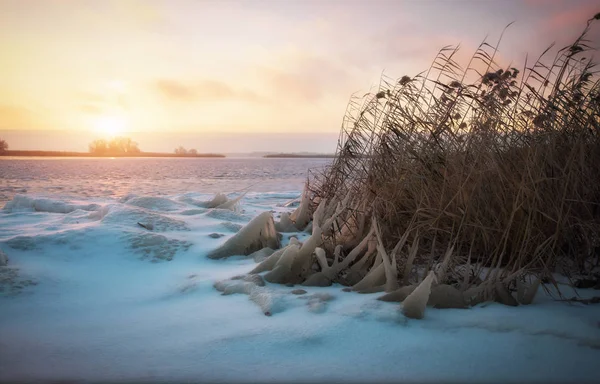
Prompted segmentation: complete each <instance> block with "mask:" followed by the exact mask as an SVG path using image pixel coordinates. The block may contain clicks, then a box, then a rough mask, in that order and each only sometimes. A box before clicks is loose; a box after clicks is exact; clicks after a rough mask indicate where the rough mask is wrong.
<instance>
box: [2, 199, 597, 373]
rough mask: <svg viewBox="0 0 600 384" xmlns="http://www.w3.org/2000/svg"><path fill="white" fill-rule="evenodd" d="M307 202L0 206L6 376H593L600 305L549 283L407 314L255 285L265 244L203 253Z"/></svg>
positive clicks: (315, 290)
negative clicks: (515, 294)
mask: <svg viewBox="0 0 600 384" xmlns="http://www.w3.org/2000/svg"><path fill="white" fill-rule="evenodd" d="M300 195H301V193H300V191H298V192H296V193H295V194H290V193H249V194H248V195H246V196H245V197H244V198H243V199H242V200H241V201H240V202H239V203H238V204H239V207H238V208H237V209H236V211H232V210H229V209H217V208H213V209H210V208H207V207H201V204H200V203H199V202H207V201H211V199H213V198H214V197H215V194H214V193H204V194H202V193H193V192H187V193H185V194H184V195H171V196H168V195H163V196H127V198H123V199H121V200H118V199H114V198H84V199H83V201H82V200H70V199H67V198H65V199H64V200H61V199H51V198H48V197H40V196H36V195H16V196H14V198H13V199H12V200H10V201H9V202H8V203H7V204H6V206H5V207H4V209H3V210H1V211H0V250H2V252H3V254H5V255H6V256H7V258H8V260H9V261H8V264H7V265H3V266H0V382H15V381H20V382H32V381H38V380H44V381H65V382H66V381H73V380H74V381H80V380H87V381H94V382H115V381H119V382H123V381H144V382H166V381H168V382H182V381H192V382H315V381H318V382H383V381H388V382H432V381H438V382H463V383H471V382H477V383H485V382H566V381H568V382H592V381H597V380H598V377H600V369H599V367H598V361H600V306H599V305H583V304H581V303H567V302H558V301H554V300H552V299H550V298H549V296H548V295H547V294H546V293H545V292H544V290H543V288H544V287H543V286H541V287H540V288H539V291H538V294H537V295H536V296H535V298H534V299H533V302H532V305H527V306H519V307H510V306H506V305H502V304H500V303H484V304H479V305H476V306H475V307H472V308H469V309H438V308H435V307H431V306H428V307H427V308H426V309H425V316H424V318H423V319H422V320H413V319H408V318H406V317H405V316H404V315H403V314H402V311H401V307H402V304H400V303H398V302H393V301H392V302H386V301H380V300H377V298H378V297H381V296H382V294H381V293H372V294H359V293H356V292H344V291H342V288H343V287H342V286H340V285H338V284H333V285H331V286H329V287H313V286H303V287H301V288H302V290H300V289H299V288H300V287H299V286H295V287H288V286H286V285H277V284H271V283H268V282H266V283H264V281H263V280H262V279H261V278H260V276H264V274H265V273H266V272H261V273H260V274H258V275H254V276H255V277H249V276H252V275H248V272H250V271H251V270H252V269H253V268H255V267H256V265H257V264H256V261H255V260H254V258H256V259H257V261H260V260H264V259H265V258H266V257H268V254H270V253H271V252H272V251H271V250H265V251H262V252H260V253H255V254H254V255H253V257H242V255H237V256H232V257H229V258H227V259H224V260H211V259H209V258H208V257H207V255H208V254H209V252H212V251H214V250H215V249H217V248H218V247H219V246H220V245H222V244H224V243H225V242H226V241H227V240H229V239H231V238H232V237H233V236H235V233H236V232H237V231H239V230H240V227H239V226H240V225H244V224H247V223H248V222H249V221H250V220H251V219H252V218H254V217H257V216H258V215H259V214H260V213H261V212H269V211H271V210H272V211H274V212H275V213H274V216H275V217H277V216H278V215H280V214H281V213H283V212H287V213H288V214H289V213H291V211H292V210H293V209H294V208H293V207H290V206H289V204H287V203H288V202H289V201H291V200H294V199H298V198H299V197H300ZM286 204H287V205H288V206H286ZM284 217H285V216H284ZM138 222H141V223H152V225H153V227H152V228H153V229H152V230H148V229H145V228H143V227H141V226H140V225H138V224H137V223H138ZM288 230H289V228H288ZM211 233H220V234H224V236H223V237H221V238H216V239H213V238H211V237H209V234H211ZM292 235H293V236H295V237H297V238H298V239H299V240H300V241H301V242H302V241H305V239H306V238H307V234H303V233H301V232H297V233H292V234H286V235H285V236H284V237H283V238H282V246H286V245H287V244H288V243H289V241H290V236H292ZM294 241H295V240H294ZM218 282H225V283H218ZM261 282H262V283H261ZM215 284H216V285H217V286H219V287H221V288H222V289H223V292H222V293H223V294H221V292H219V291H218V290H217V289H215V287H214V285H215ZM219 284H221V285H219ZM261 284H263V285H261ZM228 287H231V288H228ZM546 288H548V287H546ZM226 289H227V292H225V290H226ZM549 289H553V288H552V287H549ZM564 290H565V295H566V296H567V297H572V296H576V295H580V296H581V297H583V298H586V297H592V296H598V295H599V294H598V291H597V290H593V289H586V290H583V289H582V290H578V291H577V292H575V291H573V290H572V289H568V288H566V287H564ZM410 294H411V292H404V291H403V292H402V295H401V296H404V297H403V299H404V298H405V297H406V296H409V295H410ZM412 294H414V292H412ZM446 294H447V295H450V294H452V292H448V293H446ZM391 295H397V294H395V293H391V294H387V295H386V296H391ZM432 295H433V292H432ZM392 299H394V300H398V297H395V298H394V297H392ZM459 304H460V303H459ZM267 312H268V314H269V315H271V316H265V314H267Z"/></svg>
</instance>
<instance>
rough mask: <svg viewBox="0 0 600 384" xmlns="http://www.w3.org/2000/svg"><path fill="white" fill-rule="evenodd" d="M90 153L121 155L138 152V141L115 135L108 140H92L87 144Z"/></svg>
mask: <svg viewBox="0 0 600 384" xmlns="http://www.w3.org/2000/svg"><path fill="white" fill-rule="evenodd" d="M89 151H90V153H93V154H95V155H109V156H123V155H133V154H137V153H140V152H141V151H140V148H139V147H138V143H136V142H135V141H133V140H131V139H130V138H129V137H115V138H113V139H112V140H110V141H108V142H107V141H106V140H103V139H98V140H94V141H93V142H92V143H91V144H90V145H89Z"/></svg>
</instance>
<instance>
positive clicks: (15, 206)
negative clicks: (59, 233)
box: [3, 195, 100, 213]
mask: <svg viewBox="0 0 600 384" xmlns="http://www.w3.org/2000/svg"><path fill="white" fill-rule="evenodd" d="M99 207H100V206H99V205H98V204H81V203H65V202H63V201H57V200H53V199H45V198H32V197H29V196H26V195H15V196H14V197H13V199H12V200H11V201H9V202H8V203H6V204H5V205H4V208H3V210H4V211H6V212H21V211H25V212H27V211H29V212H50V213H70V212H73V211H75V210H78V209H81V210H84V211H95V210H97V209H98V208H99Z"/></svg>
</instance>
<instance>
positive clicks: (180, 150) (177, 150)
mask: <svg viewBox="0 0 600 384" xmlns="http://www.w3.org/2000/svg"><path fill="white" fill-rule="evenodd" d="M187 153H188V151H187V150H186V149H185V148H183V147H182V146H181V145H180V146H179V148H175V154H176V155H186V154H187Z"/></svg>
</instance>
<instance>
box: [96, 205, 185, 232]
mask: <svg viewBox="0 0 600 384" xmlns="http://www.w3.org/2000/svg"><path fill="white" fill-rule="evenodd" d="M98 213H99V215H98V216H99V217H100V218H101V220H102V223H104V224H106V225H119V226H127V227H138V224H137V223H143V224H152V228H153V231H155V232H165V231H188V230H189V228H188V226H187V224H186V223H185V221H182V220H178V219H174V218H172V217H169V216H166V215H162V214H158V213H155V212H149V211H146V210H144V209H141V208H133V207H129V206H123V205H120V204H112V205H108V206H106V207H105V208H104V209H103V210H102V211H101V212H98Z"/></svg>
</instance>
